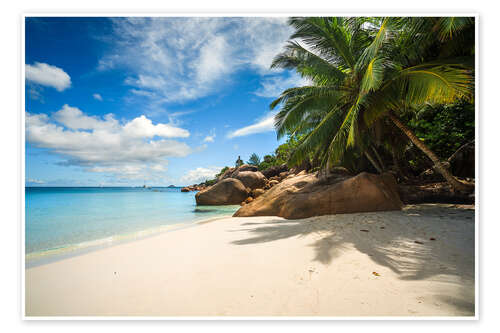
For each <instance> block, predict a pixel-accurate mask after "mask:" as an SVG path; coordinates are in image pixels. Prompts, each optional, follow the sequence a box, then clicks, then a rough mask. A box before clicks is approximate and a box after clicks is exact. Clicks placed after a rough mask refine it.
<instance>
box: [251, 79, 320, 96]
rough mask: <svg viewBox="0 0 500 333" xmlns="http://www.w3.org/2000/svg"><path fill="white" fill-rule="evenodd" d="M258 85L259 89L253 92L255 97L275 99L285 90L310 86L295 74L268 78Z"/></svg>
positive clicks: (307, 81)
mask: <svg viewBox="0 0 500 333" xmlns="http://www.w3.org/2000/svg"><path fill="white" fill-rule="evenodd" d="M260 84H261V87H260V88H259V89H257V91H255V92H254V94H255V95H257V96H260V97H274V98H277V97H279V95H281V93H282V92H283V91H284V90H286V89H289V88H293V87H302V86H306V85H310V84H311V82H310V81H309V80H307V79H305V78H302V77H301V76H300V75H298V74H297V73H293V74H291V75H289V76H288V77H283V76H274V77H269V78H266V79H264V80H262V81H261V83H260Z"/></svg>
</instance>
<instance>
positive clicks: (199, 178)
mask: <svg viewBox="0 0 500 333" xmlns="http://www.w3.org/2000/svg"><path fill="white" fill-rule="evenodd" d="M221 169H222V167H207V168H202V167H199V168H196V169H194V170H190V171H188V172H187V173H186V174H185V175H184V176H182V177H181V181H182V182H184V184H186V185H190V184H198V183H201V182H204V181H206V180H209V179H213V178H214V177H215V175H216V174H218V173H219V172H220V170H221Z"/></svg>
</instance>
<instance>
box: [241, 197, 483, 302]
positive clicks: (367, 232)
mask: <svg viewBox="0 0 500 333" xmlns="http://www.w3.org/2000/svg"><path fill="white" fill-rule="evenodd" d="M242 225H243V226H245V227H248V228H246V229H244V230H245V231H247V232H250V233H251V234H253V235H254V236H253V237H250V238H246V239H240V240H237V241H234V242H233V244H236V245H245V244H256V243H265V242H273V241H277V240H281V239H286V238H290V237H304V236H307V235H311V236H313V239H315V241H314V242H313V243H312V244H310V246H312V247H313V248H314V258H313V260H314V261H317V262H320V263H322V264H324V265H329V264H331V263H332V262H333V261H334V259H335V258H337V257H339V256H340V255H342V252H343V251H345V250H346V248H352V247H354V248H355V249H357V250H358V251H360V252H362V253H364V254H366V255H368V256H370V258H371V259H372V260H373V261H375V262H376V263H378V264H380V265H383V266H385V267H388V268H390V269H391V270H392V271H393V272H395V273H397V274H398V276H399V278H400V279H404V280H420V279H427V278H430V277H434V276H437V275H440V277H439V281H445V282H446V280H450V281H449V282H452V281H451V280H456V277H458V278H459V279H461V280H464V279H465V280H466V281H468V282H469V283H471V282H472V284H473V281H474V259H475V258H474V210H473V209H464V208H463V207H461V208H459V207H457V206H454V205H416V206H408V207H407V208H405V209H404V210H402V211H391V212H377V213H359V214H342V215H331V216H328V217H327V218H325V217H324V216H323V217H313V218H308V219H301V220H284V219H281V218H277V219H276V220H271V221H269V220H268V221H267V222H265V223H253V222H248V223H243V224H242ZM240 230H241V229H240ZM431 238H433V239H434V240H431ZM443 301H446V300H443ZM449 301H450V302H453V300H449ZM461 306H463V307H470V304H462V305H461ZM472 306H473V305H472Z"/></svg>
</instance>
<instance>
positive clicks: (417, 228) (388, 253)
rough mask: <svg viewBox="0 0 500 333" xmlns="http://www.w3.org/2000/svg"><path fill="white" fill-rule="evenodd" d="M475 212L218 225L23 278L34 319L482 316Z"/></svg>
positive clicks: (445, 208)
mask: <svg viewBox="0 0 500 333" xmlns="http://www.w3.org/2000/svg"><path fill="white" fill-rule="evenodd" d="M467 208H469V209H467ZM470 208H471V207H470V206H463V205H462V206H458V205H436V204H431V205H409V206H406V207H405V208H404V210H402V211H391V212H376V213H357V214H341V215H326V216H319V217H313V218H307V219H301V220H286V219H283V218H278V217H239V218H232V217H226V218H222V219H215V220H214V223H207V222H205V223H202V224H195V225H197V228H182V229H177V230H175V232H165V233H161V234H155V235H152V236H151V237H148V238H144V239H140V240H135V241H131V242H126V243H122V244H118V245H116V246H112V247H107V248H104V249H99V250H96V251H93V252H90V253H86V254H83V255H80V256H75V257H71V258H67V259H63V260H60V261H57V262H53V263H48V264H45V265H40V266H36V267H32V268H28V269H26V279H25V281H26V295H25V296H26V299H25V305H26V315H27V316H29V317H32V316H33V317H34V318H36V316H474V308H475V304H474V302H475V292H474V288H475V282H474V281H475V280H474V274H475V271H474V269H475V268H474V267H475V266H474V260H475V259H474V225H475V223H474V214H475V212H474V210H472V209H470ZM365 230H368V231H365ZM430 238H435V240H434V241H431V240H429V239H430ZM375 273H376V274H375Z"/></svg>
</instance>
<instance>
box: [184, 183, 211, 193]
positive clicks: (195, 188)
mask: <svg viewBox="0 0 500 333" xmlns="http://www.w3.org/2000/svg"><path fill="white" fill-rule="evenodd" d="M206 188H207V186H206V185H205V184H203V183H202V184H194V185H189V186H186V187H183V188H181V192H192V191H202V190H204V189H206Z"/></svg>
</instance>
